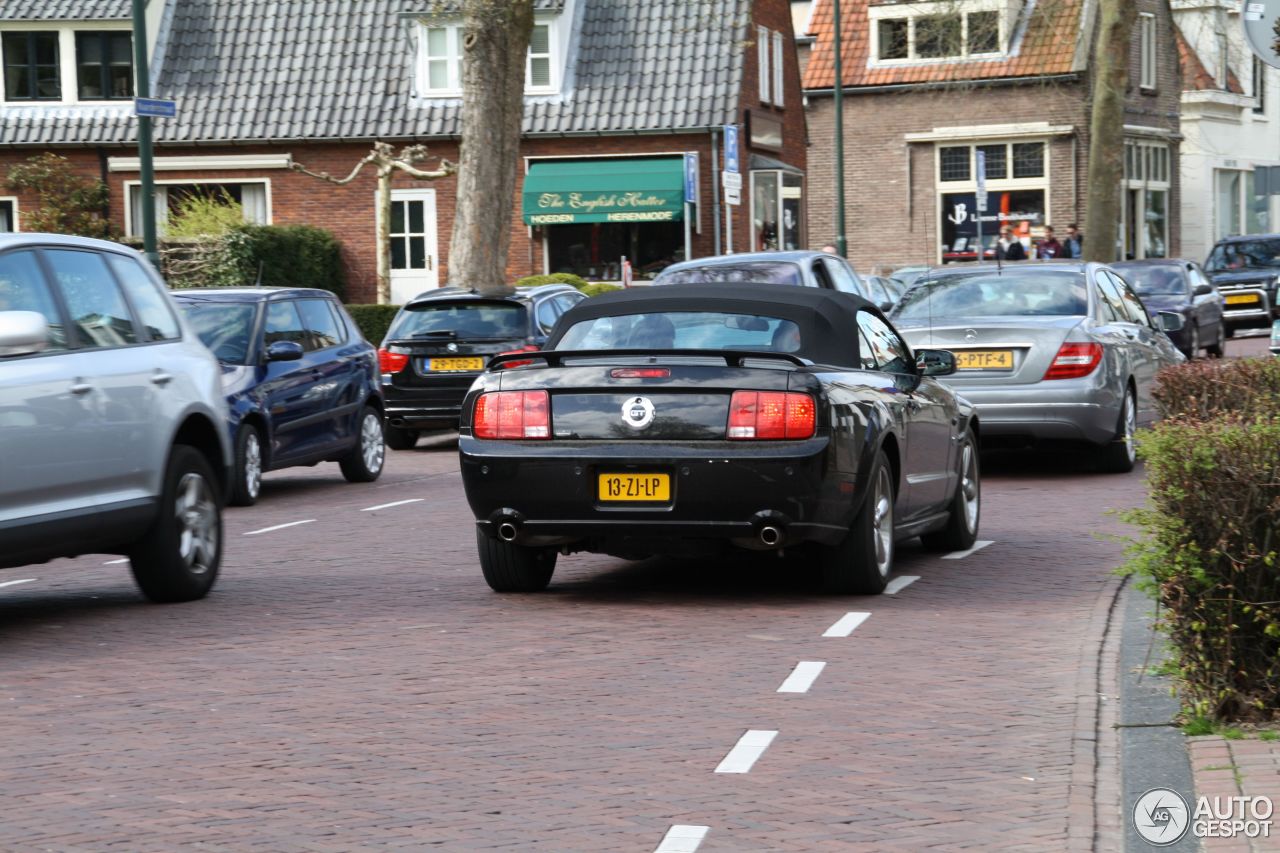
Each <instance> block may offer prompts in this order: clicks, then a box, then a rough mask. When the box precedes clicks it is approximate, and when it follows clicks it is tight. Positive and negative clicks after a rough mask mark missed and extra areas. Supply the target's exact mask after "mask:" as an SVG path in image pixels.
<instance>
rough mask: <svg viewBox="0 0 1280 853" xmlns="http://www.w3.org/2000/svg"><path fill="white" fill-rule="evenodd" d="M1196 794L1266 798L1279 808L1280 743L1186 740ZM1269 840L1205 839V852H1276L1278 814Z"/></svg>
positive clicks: (1211, 738) (1279, 840)
mask: <svg viewBox="0 0 1280 853" xmlns="http://www.w3.org/2000/svg"><path fill="white" fill-rule="evenodd" d="M1187 746H1188V749H1189V751H1190V753H1191V768H1192V771H1193V772H1194V774H1195V786H1196V795H1197V796H1201V797H1209V798H1210V800H1212V799H1213V798H1214V797H1222V798H1224V799H1225V798H1226V797H1238V796H1246V797H1270V798H1271V802H1272V803H1273V804H1276V805H1280V741H1274V740H1273V741H1264V740H1259V739H1258V737H1257V736H1256V735H1252V734H1251V735H1250V736H1249V737H1247V738H1243V739H1239V740H1229V739H1227V738H1225V737H1222V736H1221V735H1204V736H1202V737H1192V738H1187ZM1272 830H1273V834H1272V837H1270V838H1258V839H1253V840H1252V841H1251V840H1250V839H1247V838H1206V839H1204V840H1203V842H1202V844H1203V845H1204V850H1205V851H1206V853H1236V851H1239V853H1245V852H1246V851H1248V853H1263V851H1267V850H1280V815H1278V816H1275V817H1273V818H1272Z"/></svg>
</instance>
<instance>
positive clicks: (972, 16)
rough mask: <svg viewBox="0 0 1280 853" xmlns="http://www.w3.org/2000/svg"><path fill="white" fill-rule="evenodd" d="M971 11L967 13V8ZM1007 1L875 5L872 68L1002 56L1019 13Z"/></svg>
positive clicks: (870, 13)
mask: <svg viewBox="0 0 1280 853" xmlns="http://www.w3.org/2000/svg"><path fill="white" fill-rule="evenodd" d="M966 7H968V8H966ZM1010 8H1016V4H1015V5H1014V6H1013V7H1010V6H1009V5H1008V4H1006V3H1004V2H1002V0H976V2H962V3H960V4H956V3H952V2H948V3H945V4H944V3H942V2H923V3H912V4H901V3H895V4H891V5H882V6H871V7H870V8H869V9H868V13H869V15H870V17H871V20H872V23H873V26H872V27H871V35H872V51H871V55H872V57H873V59H872V64H873V65H881V64H896V63H902V62H912V61H915V62H928V61H933V60H956V59H970V58H975V59H976V58H982V59H986V58H989V57H991V56H998V55H999V54H1000V53H1002V52H1003V47H1002V45H1004V44H1005V42H1006V35H1007V33H1008V31H1009V29H1010V22H1011V21H1012V20H1013V18H1014V13H1013V12H1010V11H1008V10H1009V9H1010Z"/></svg>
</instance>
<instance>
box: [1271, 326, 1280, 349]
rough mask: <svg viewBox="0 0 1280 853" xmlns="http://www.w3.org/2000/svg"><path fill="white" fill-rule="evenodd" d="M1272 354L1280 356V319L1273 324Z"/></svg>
mask: <svg viewBox="0 0 1280 853" xmlns="http://www.w3.org/2000/svg"><path fill="white" fill-rule="evenodd" d="M1271 354H1272V355H1274V356H1277V357H1280V320H1276V321H1275V322H1274V323H1272V324H1271Z"/></svg>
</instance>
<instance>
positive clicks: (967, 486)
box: [960, 441, 978, 531]
mask: <svg viewBox="0 0 1280 853" xmlns="http://www.w3.org/2000/svg"><path fill="white" fill-rule="evenodd" d="M960 471H961V474H960V477H961V480H960V491H961V493H962V494H963V495H964V525H965V529H966V530H970V531H972V530H974V529H975V528H976V527H977V524H978V457H977V454H976V453H974V450H973V443H972V442H969V441H966V442H965V445H964V453H963V454H962V455H961V457H960Z"/></svg>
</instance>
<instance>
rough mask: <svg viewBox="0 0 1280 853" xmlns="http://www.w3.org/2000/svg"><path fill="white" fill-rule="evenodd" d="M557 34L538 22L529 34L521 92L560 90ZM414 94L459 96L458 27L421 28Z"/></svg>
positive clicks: (549, 23)
mask: <svg viewBox="0 0 1280 853" xmlns="http://www.w3.org/2000/svg"><path fill="white" fill-rule="evenodd" d="M559 40H560V34H559V33H558V31H557V26H556V24H555V22H552V21H546V22H541V21H540V22H538V23H535V24H534V25H533V31H532V32H531V33H530V34H529V52H528V55H527V59H526V61H525V77H524V90H525V94H529V95H540V94H542V95H545V94H554V93H555V92H557V91H559V89H560V80H559V66H560V65H561V61H560V47H559V44H558V42H559ZM418 44H419V47H418V54H419V58H418V92H419V94H422V95H425V96H427V97H436V98H439V97H446V98H450V97H452V98H456V97H459V96H460V95H461V94H462V24H461V23H449V24H435V23H431V24H424V25H422V27H421V29H420V32H419V38H418Z"/></svg>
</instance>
